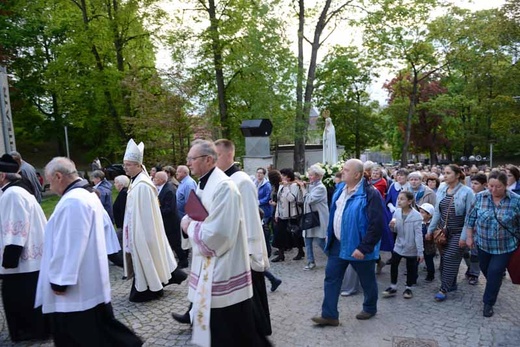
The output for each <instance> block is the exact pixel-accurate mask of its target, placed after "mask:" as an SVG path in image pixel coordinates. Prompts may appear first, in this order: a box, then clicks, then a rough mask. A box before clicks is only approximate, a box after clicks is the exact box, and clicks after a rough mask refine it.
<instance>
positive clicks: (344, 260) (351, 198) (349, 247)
mask: <svg viewBox="0 0 520 347" xmlns="http://www.w3.org/2000/svg"><path fill="white" fill-rule="evenodd" d="M342 181H343V182H344V184H343V185H342V186H338V189H337V190H336V192H335V193H334V196H333V199H332V205H331V211H330V218H329V226H328V230H327V243H326V246H325V251H326V252H327V254H328V257H329V258H328V261H327V267H326V269H325V281H324V292H325V296H324V298H323V304H322V307H321V316H317V317H313V318H312V321H313V322H314V323H316V324H318V325H331V326H337V325H339V320H338V317H339V313H338V299H339V295H340V292H341V283H342V281H343V276H344V275H345V271H346V270H347V267H348V266H349V265H351V266H352V267H354V269H355V270H356V272H357V274H358V276H359V280H360V282H361V286H362V287H363V292H364V295H365V298H364V301H363V310H362V311H361V312H360V313H358V314H357V315H356V318H357V319H362V320H364V319H369V318H371V317H373V316H374V315H375V314H376V312H377V295H378V289H377V282H376V276H375V264H376V261H377V259H378V258H379V246H380V241H381V234H382V231H383V228H384V218H383V213H382V212H381V211H382V210H383V200H382V199H381V195H380V194H379V192H378V191H377V190H376V189H375V188H374V187H372V186H371V185H370V183H369V181H367V180H366V179H365V178H364V177H363V163H362V162H361V161H360V160H358V159H350V160H348V161H347V162H346V163H345V164H344V165H343V169H342Z"/></svg>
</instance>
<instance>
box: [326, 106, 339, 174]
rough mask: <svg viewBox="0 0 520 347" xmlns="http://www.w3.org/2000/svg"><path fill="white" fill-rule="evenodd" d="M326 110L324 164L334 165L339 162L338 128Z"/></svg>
mask: <svg viewBox="0 0 520 347" xmlns="http://www.w3.org/2000/svg"><path fill="white" fill-rule="evenodd" d="M329 114H330V113H329V111H328V110H326V111H325V112H324V114H323V116H324V117H325V129H323V164H330V165H334V164H336V163H337V162H338V151H337V148H336V129H335V128H334V124H332V119H331V118H330V116H329Z"/></svg>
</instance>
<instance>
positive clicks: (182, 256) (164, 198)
mask: <svg viewBox="0 0 520 347" xmlns="http://www.w3.org/2000/svg"><path fill="white" fill-rule="evenodd" d="M153 183H154V184H155V186H156V187H157V190H158V191H159V205H160V208H161V215H162V219H163V224H164V230H165V232H166V237H167V238H168V242H169V243H170V247H171V248H172V250H173V251H174V252H175V254H177V258H179V268H180V269H184V268H187V267H188V255H187V253H186V251H185V250H183V249H182V247H181V229H180V221H179V216H178V215H177V199H176V197H175V195H176V190H177V189H176V188H175V186H174V185H173V184H172V183H171V182H169V181H168V175H167V174H166V172H164V171H159V172H157V173H156V174H155V177H154V179H153Z"/></svg>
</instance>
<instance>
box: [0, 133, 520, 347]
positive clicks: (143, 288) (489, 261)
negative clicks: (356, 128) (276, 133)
mask: <svg viewBox="0 0 520 347" xmlns="http://www.w3.org/2000/svg"><path fill="white" fill-rule="evenodd" d="M143 159H144V144H143V143H140V144H137V143H135V142H134V141H133V140H130V141H129V142H128V145H127V148H126V151H125V155H124V160H123V167H124V169H125V173H126V175H121V176H117V177H115V179H114V183H113V185H114V187H115V190H116V191H117V197H116V199H115V200H114V201H112V191H113V187H112V183H111V182H109V181H108V180H107V179H106V177H105V175H104V173H103V171H102V168H101V167H100V166H99V165H96V166H95V167H94V166H93V171H92V172H91V173H90V182H89V181H87V180H85V179H83V178H82V177H80V175H79V174H78V171H77V168H76V166H75V164H74V163H73V162H72V161H71V160H70V159H68V158H64V157H56V158H53V159H52V160H51V161H50V162H49V163H48V164H47V165H46V167H45V173H44V176H45V179H46V181H47V183H48V184H49V186H50V190H51V191H53V192H54V193H56V194H58V195H59V196H60V197H61V198H60V200H59V202H58V204H57V205H56V207H55V209H54V212H53V213H52V215H51V216H50V218H49V219H48V220H47V219H46V217H45V215H44V213H43V211H42V209H41V206H40V205H39V202H41V198H42V196H41V192H42V182H41V181H39V180H38V178H37V175H36V171H35V170H34V167H32V166H31V165H30V164H28V163H27V162H25V161H23V160H22V159H21V155H20V154H19V153H17V152H13V153H11V154H5V155H3V156H2V157H1V158H0V188H1V195H0V211H1V213H0V228H1V230H0V259H1V266H0V276H1V277H0V278H1V279H2V300H3V304H4V310H5V313H6V318H7V325H8V329H9V336H10V338H11V339H12V340H13V341H24V340H32V339H48V338H50V337H52V338H53V340H54V343H55V345H56V346H72V345H74V346H94V345H95V346H140V345H142V343H143V342H142V341H141V339H140V338H139V337H138V336H137V335H136V334H135V333H134V332H132V331H131V330H130V329H129V328H127V327H126V326H125V325H123V324H122V323H121V322H119V321H118V320H117V319H116V318H115V317H114V314H113V311H112V306H111V297H110V281H109V266H108V264H109V263H108V261H111V262H112V263H114V265H116V266H120V267H122V268H123V273H124V277H123V279H124V280H131V281H132V285H131V288H130V293H129V297H128V299H129V300H130V301H132V302H136V303H141V302H146V301H150V300H160V298H161V297H162V296H163V290H164V288H165V287H166V286H168V285H171V284H181V283H183V282H184V281H185V280H187V281H188V292H187V293H186V295H187V297H188V299H189V302H190V305H189V307H187V308H186V311H185V312H173V313H172V317H173V319H174V320H175V321H177V322H179V323H181V324H191V325H192V342H193V343H195V344H197V345H200V346H210V345H211V346H270V345H271V343H270V341H269V339H268V336H270V335H271V333H272V328H271V319H270V313H269V303H268V296H267V288H266V280H265V279H266V278H267V280H268V281H269V282H270V290H271V291H276V290H277V288H278V287H279V286H280V285H281V284H282V279H280V278H277V277H276V276H275V274H274V273H273V271H272V269H271V263H277V262H284V261H301V260H303V259H305V261H304V262H303V263H304V264H302V271H317V267H316V257H315V249H319V250H320V251H321V252H324V253H325V254H326V255H327V263H326V265H325V279H324V285H323V290H324V297H323V301H322V306H321V314H320V315H318V316H316V317H312V321H313V322H314V323H315V324H317V325H329V326H337V325H339V311H338V301H339V297H340V296H348V295H354V294H356V293H357V292H362V293H363V295H364V300H363V304H362V308H361V311H360V312H359V313H358V314H357V315H356V318H357V319H359V320H367V319H370V318H372V317H373V316H374V315H375V314H376V313H377V302H378V299H379V297H380V296H381V297H383V298H391V297H395V296H396V295H397V294H398V286H399V280H398V279H399V265H400V263H401V260H403V259H404V262H405V263H406V281H405V283H404V291H403V292H402V296H403V297H404V298H405V299H412V298H413V290H415V288H414V287H415V286H416V284H417V282H418V278H419V273H420V271H419V270H420V268H421V266H422V265H421V264H422V263H423V262H424V268H425V270H426V276H425V278H424V280H425V281H427V282H433V281H434V280H435V278H436V275H437V278H438V280H439V290H438V292H437V293H436V294H435V296H434V297H433V298H432V299H433V300H435V301H438V302H443V301H445V300H447V299H448V296H449V293H450V292H453V291H455V290H457V289H458V286H457V278H458V274H459V268H460V264H461V262H462V260H463V259H464V261H465V262H466V265H467V271H466V278H467V280H468V283H469V284H471V285H475V284H477V283H479V281H480V280H481V279H480V274H482V275H483V277H484V278H485V279H486V286H485V292H484V295H483V308H482V313H483V315H484V316H485V317H491V316H492V315H493V313H494V312H493V307H494V305H495V303H496V301H497V297H498V294H499V291H500V286H501V283H502V279H503V276H504V275H505V271H506V267H507V265H508V262H509V259H510V258H511V256H512V254H513V253H514V252H515V251H516V250H517V248H518V244H519V241H518V240H519V238H520V196H519V195H517V193H520V171H519V170H518V168H516V167H515V166H512V165H508V166H505V167H499V168H496V169H489V168H486V167H480V168H478V167H476V166H473V167H470V168H465V167H459V166H458V165H455V164H450V165H446V166H444V167H443V168H440V167H437V166H432V167H422V166H421V167H413V168H411V169H412V170H410V171H409V170H407V169H403V168H384V167H383V166H381V165H378V164H377V163H372V162H365V163H363V162H361V161H360V160H358V159H350V160H347V161H346V162H345V163H344V164H343V166H342V170H341V172H340V173H338V174H336V176H335V178H334V182H335V184H334V186H333V187H327V186H325V184H324V183H323V179H324V176H325V174H326V172H325V170H324V169H323V168H322V166H321V165H319V163H316V164H313V165H311V166H310V167H309V168H308V169H307V171H306V172H305V175H304V176H303V175H300V174H299V173H297V172H294V170H293V169H291V168H282V169H281V170H276V169H275V168H273V167H269V168H264V167H259V168H257V170H256V172H255V173H254V175H251V176H250V175H248V174H246V173H245V172H243V171H242V170H241V169H240V167H239V166H237V164H236V163H235V146H234V144H233V142H232V141H230V140H226V139H220V140H217V141H215V142H211V141H206V140H196V141H194V142H193V143H192V146H191V148H190V150H189V153H188V156H187V158H186V166H185V165H179V166H176V167H174V166H164V167H163V166H160V165H157V166H154V167H152V168H151V170H150V171H149V172H148V171H147V170H146V168H145V166H144V165H143ZM191 175H193V176H194V177H195V178H196V179H197V180H195V179H194V178H192V176H191ZM291 249H296V250H297V253H296V256H294V257H293V258H292V260H289V259H286V255H287V252H288V251H289V250H291ZM437 254H439V255H440V264H439V271H436V267H435V264H434V259H435V256H436V255H437ZM386 265H390V283H389V285H388V287H387V288H386V289H385V290H384V291H382V292H381V295H380V293H379V290H378V286H377V280H376V278H377V277H376V276H377V275H378V274H379V273H381V271H382V269H383V268H384V267H385V266H386ZM188 268H189V273H186V272H185V271H184V270H183V269H188Z"/></svg>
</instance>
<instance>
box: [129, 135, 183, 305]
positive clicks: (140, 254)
mask: <svg viewBox="0 0 520 347" xmlns="http://www.w3.org/2000/svg"><path fill="white" fill-rule="evenodd" d="M143 151H144V145H143V143H142V142H141V143H140V144H139V145H136V144H135V142H134V140H130V141H129V142H128V146H127V149H126V152H125V157H124V160H123V162H124V166H125V170H126V173H127V175H128V176H130V177H131V183H130V186H129V187H128V192H127V199H126V209H125V219H124V223H123V252H124V253H125V254H126V256H125V257H124V273H125V276H126V277H128V278H131V277H133V285H132V289H131V291H130V298H129V300H130V301H132V302H145V301H150V300H153V299H157V298H160V297H161V296H162V295H163V287H164V286H165V285H168V284H171V283H176V284H180V283H182V282H183V281H184V280H185V279H186V278H187V277H188V275H187V274H186V273H184V272H183V271H182V270H180V269H178V268H177V262H176V260H175V257H174V255H173V252H172V249H171V247H170V245H169V243H168V239H167V237H166V233H165V231H164V225H163V220H162V216H161V210H160V208H159V200H158V193H157V189H156V187H155V185H154V184H153V182H152V180H151V179H150V177H149V176H148V174H147V172H146V170H145V169H144V167H143V165H142V162H143Z"/></svg>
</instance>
